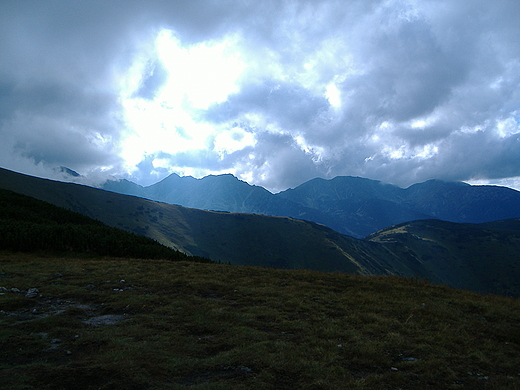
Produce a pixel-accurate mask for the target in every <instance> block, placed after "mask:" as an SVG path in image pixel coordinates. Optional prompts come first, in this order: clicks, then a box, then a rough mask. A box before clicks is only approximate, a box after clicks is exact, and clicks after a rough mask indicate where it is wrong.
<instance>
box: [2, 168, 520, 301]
mask: <svg viewBox="0 0 520 390" xmlns="http://www.w3.org/2000/svg"><path fill="white" fill-rule="evenodd" d="M228 179H229V178H228ZM230 179H232V180H233V178H232V177H231V178H230ZM193 180H195V179H193ZM330 182H333V181H330ZM364 183H365V184H367V185H368V191H369V192H370V191H375V190H381V189H380V188H378V187H377V185H376V183H374V182H372V181H366V182H364ZM430 184H432V183H430ZM433 184H436V183H433ZM370 186H374V187H375V189H374V188H372V190H371V189H370ZM448 186H449V188H452V186H458V187H460V188H465V187H468V186H460V185H454V184H453V185H452V184H449V185H448ZM383 187H384V186H383ZM0 188H4V189H8V190H12V191H14V192H18V193H22V194H25V195H29V196H32V197H34V198H37V199H40V200H45V201H48V202H50V203H52V204H54V205H57V206H60V207H64V208H67V209H71V210H73V211H76V212H79V213H81V214H84V215H87V216H89V217H91V218H94V219H98V220H99V221H101V222H103V223H105V224H107V225H109V226H113V227H118V228H121V229H124V230H127V231H131V232H134V233H137V234H140V235H143V236H146V237H149V238H153V239H155V240H157V241H158V242H160V243H162V244H164V245H167V246H169V247H171V248H174V249H178V250H180V251H182V252H185V253H187V254H192V255H196V256H203V257H207V258H209V259H211V260H215V261H221V262H226V263H227V262H229V263H231V264H240V265H254V266H266V267H277V268H287V269H313V270H319V271H339V272H348V273H351V274H357V275H400V276H408V277H418V278H427V279H428V280H430V281H432V282H435V283H443V284H447V285H450V286H452V287H458V288H465V289H469V290H474V291H478V292H483V293H500V294H505V295H513V296H520V220H506V221H497V222H488V223H483V224H460V223H451V222H445V221H439V220H421V221H415V222H408V223H403V224H400V225H395V226H392V227H388V228H386V229H383V230H381V231H379V232H377V233H374V234H371V235H370V236H368V237H367V238H365V239H356V238H353V237H349V236H346V235H342V234H340V233H338V232H336V231H334V230H332V229H330V228H328V227H326V226H324V225H319V224H316V223H313V222H305V221H302V220H297V219H293V218H286V217H273V216H265V215H254V214H246V213H229V212H215V211H204V210H199V209H193V208H186V207H182V206H178V205H171V204H166V203H160V202H156V201H151V200H148V199H144V198H140V197H136V196H128V195H122V194H118V193H115V192H111V191H105V190H101V189H96V188H92V187H87V186H82V185H77V184H71V183H63V182H56V181H51V180H45V179H39V178H35V177H31V176H27V175H22V174H18V173H15V172H11V171H8V170H5V169H0ZM389 188H390V191H395V192H396V193H400V192H399V191H400V190H397V191H396V190H395V188H394V187H392V186H390V187H389ZM468 188H474V187H471V186H469V187H468ZM259 190H260V191H262V189H259ZM255 191H256V190H255ZM381 191H383V192H385V188H383V189H382V190H381ZM262 192H263V191H262ZM353 192H355V191H353ZM259 193H260V192H259ZM331 193H333V192H331ZM401 193H402V192H401ZM511 193H513V194H514V193H516V192H515V191H513V192H509V191H507V192H504V194H506V195H508V194H511ZM345 196H346V193H344V194H341V193H337V198H339V199H341V198H342V197H345ZM482 199H483V198H482V197H477V198H476V200H474V202H475V204H478V201H481V200H482ZM506 199H507V198H506ZM497 200H498V201H500V200H501V199H497ZM382 201H386V202H389V200H387V199H382ZM432 201H433V204H435V205H437V204H442V202H441V201H438V200H437V199H436V198H434V199H432ZM323 203H326V202H323ZM425 203H427V202H425ZM430 203H431V202H430ZM505 204H507V203H505ZM0 207H2V205H1V204H0ZM459 210H463V211H464V210H468V208H466V209H464V208H462V209H460V208H459ZM494 210H495V211H496V210H501V209H500V208H497V207H495V209H494ZM464 212H465V211H464Z"/></svg>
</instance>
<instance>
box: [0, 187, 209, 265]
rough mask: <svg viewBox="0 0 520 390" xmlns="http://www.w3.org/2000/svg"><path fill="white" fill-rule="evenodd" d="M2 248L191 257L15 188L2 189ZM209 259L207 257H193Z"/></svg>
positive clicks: (30, 250)
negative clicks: (19, 192)
mask: <svg viewBox="0 0 520 390" xmlns="http://www.w3.org/2000/svg"><path fill="white" fill-rule="evenodd" d="M0 249H4V250H5V249H8V250H12V251H22V252H34V251H46V252H51V253H87V254H91V255H100V256H119V257H135V258H148V259H168V260H187V259H188V257H187V256H186V255H184V254H183V253H180V252H178V251H175V250H173V249H171V248H168V247H165V246H163V245H160V244H159V243H158V242H156V241H154V240H152V239H150V238H146V237H143V236H139V235H136V234H132V233H129V232H125V231H123V230H120V229H116V228H112V227H108V226H106V225H104V224H103V223H101V222H100V221H96V220H93V219H91V218H88V217H85V216H83V215H81V214H78V213H74V212H72V211H69V210H65V209H63V208H60V207H56V206H54V205H52V204H50V203H47V202H43V201H40V200H37V199H34V198H31V197H28V196H25V195H21V194H17V193H14V192H12V191H7V190H1V189H0ZM191 259H192V260H197V261H209V260H206V259H203V258H191Z"/></svg>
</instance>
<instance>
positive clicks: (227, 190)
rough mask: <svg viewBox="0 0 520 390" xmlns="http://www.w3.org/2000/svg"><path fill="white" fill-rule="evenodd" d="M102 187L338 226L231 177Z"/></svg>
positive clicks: (109, 183) (211, 207)
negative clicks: (149, 184)
mask: <svg viewBox="0 0 520 390" xmlns="http://www.w3.org/2000/svg"><path fill="white" fill-rule="evenodd" d="M102 188H103V189H105V190H108V191H114V192H118V193H120V194H126V195H135V196H140V197H144V198H147V199H151V200H156V201H159V202H165V203H170V204H177V205H180V206H184V207H191V208H196V209H202V210H213V211H228V212H232V213H249V214H261V215H272V216H280V217H292V218H298V219H303V220H307V221H313V222H317V223H321V224H324V225H327V226H329V227H330V226H334V225H335V223H334V218H331V217H330V216H329V215H328V214H327V213H323V212H321V211H319V210H316V209H313V208H308V207H305V206H304V205H300V204H297V203H294V202H292V201H290V200H287V199H283V198H278V197H276V196H274V195H273V194H272V193H270V192H269V191H267V190H266V189H265V188H263V187H259V186H251V185H249V184H247V183H246V182H244V181H242V180H239V179H237V178H236V177H235V176H233V175H230V174H226V175H218V176H214V175H210V176H206V177H204V178H202V179H195V178H193V177H191V176H184V177H180V176H179V175H177V174H171V175H170V176H168V177H166V178H165V179H163V180H161V181H160V182H158V183H155V184H153V185H151V186H148V187H141V186H139V185H137V184H135V183H132V182H129V181H127V180H119V181H114V180H109V181H107V182H105V183H104V184H103V186H102Z"/></svg>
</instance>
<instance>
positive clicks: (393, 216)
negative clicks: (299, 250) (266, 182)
mask: <svg viewBox="0 0 520 390" xmlns="http://www.w3.org/2000/svg"><path fill="white" fill-rule="evenodd" d="M103 188H104V189H107V190H110V191H114V192H118V193H122V194H128V195H136V196H141V197H145V198H148V199H152V200H157V201H161V202H166V203H171V204H178V205H181V206H186V207H194V208H198V209H205V210H219V211H229V212H241V213H255V214H263V215H272V216H286V217H293V218H297V219H303V220H307V221H313V222H317V223H320V224H324V225H326V226H328V227H330V228H331V229H333V230H336V231H338V232H339V233H342V234H346V235H350V236H352V237H356V238H363V237H365V236H367V235H368V234H371V233H374V232H376V231H378V230H381V229H384V228H386V227H388V226H392V225H396V224H398V223H402V222H409V221H414V220H420V219H431V218H435V219H441V220H445V221H450V222H457V223H467V222H470V223H482V222H490V221H495V220H501V219H509V218H520V192H518V191H515V190H512V189H510V188H505V187H496V186H471V185H469V184H466V183H460V182H443V181H440V180H429V181H427V182H424V183H418V184H415V185H413V186H410V187H408V188H400V187H396V186H394V185H390V184H386V183H383V182H380V181H376V180H369V179H365V178H360V177H351V176H338V177H336V178H334V179H331V180H325V179H320V178H316V179H313V180H309V181H308V182H306V183H303V184H301V185H300V186H298V187H296V188H294V189H288V190H286V191H282V192H280V193H278V194H272V193H270V192H269V191H267V190H266V189H264V188H262V187H259V186H251V185H249V184H247V183H246V182H243V181H241V180H239V179H237V178H236V177H234V176H232V175H229V174H226V175H218V176H213V175H210V176H206V177H203V178H201V179H195V178H193V177H190V176H186V177H180V176H178V175H176V174H171V175H170V176H168V177H166V178H165V179H163V180H161V181H160V182H158V183H156V184H153V185H151V186H148V187H141V186H139V185H137V184H135V183H132V182H129V181H127V180H119V181H114V180H109V181H107V182H106V183H104V185H103Z"/></svg>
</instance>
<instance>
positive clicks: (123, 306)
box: [0, 252, 520, 390]
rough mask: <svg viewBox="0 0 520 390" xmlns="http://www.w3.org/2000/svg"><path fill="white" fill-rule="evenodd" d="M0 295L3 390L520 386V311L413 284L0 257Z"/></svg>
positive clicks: (513, 305)
mask: <svg viewBox="0 0 520 390" xmlns="http://www.w3.org/2000/svg"><path fill="white" fill-rule="evenodd" d="M0 287H2V288H1V290H2V292H0V294H1V295H0V302H1V308H2V310H1V311H0V335H1V337H0V384H1V385H0V387H2V388H6V389H10V390H22V389H24V390H30V389H38V390H40V389H46V390H58V389H77V390H87V389H92V388H95V389H105V390H108V389H111V390H112V389H113V390H116V389H129V390H138V389H139V390H140V389H155V390H163V389H164V390H165V389H173V390H175V389H185V388H190V389H226V390H227V389H242V390H246V389H255V390H256V389H267V390H269V389H273V390H274V389H276V390H285V389H291V390H292V389H338V390H339V389H353V390H368V389H370V390H372V389H426V390H439V389H441V390H442V389H461V388H462V389H477V390H478V389H518V388H520V375H519V369H518V367H520V337H519V335H520V301H518V300H514V299H509V298H505V297H497V296H481V295H478V294H475V293H470V292H467V291H461V290H454V289H451V288H448V287H443V286H438V285H433V284H429V283H427V282H424V281H420V280H418V279H403V278H397V277H354V276H349V275H345V274H326V273H319V272H314V271H294V270H292V271H288V270H275V269H261V268H253V267H241V266H228V265H223V264H220V265H219V264H201V263H195V262H170V261H160V260H153V261H151V260H135V259H110V258H104V259H101V258H97V259H86V258H81V259H78V258H74V257H41V256H35V255H30V254H23V255H20V254H17V255H15V254H12V253H5V252H0ZM29 289H37V292H35V291H34V290H30V291H29Z"/></svg>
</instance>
